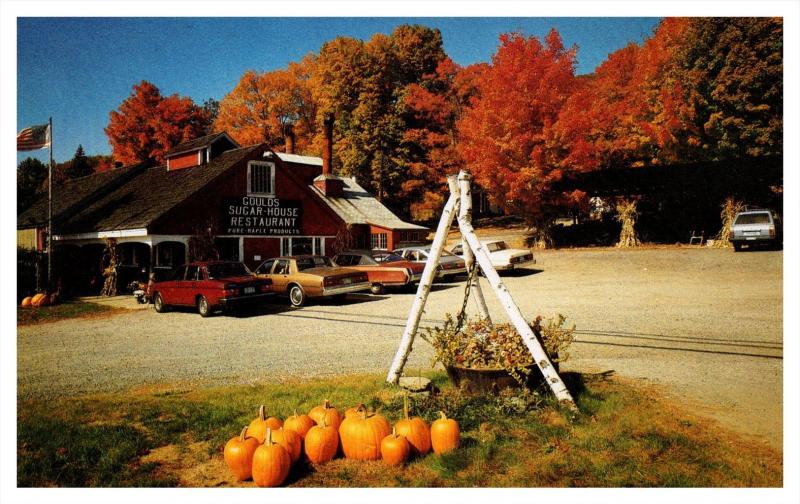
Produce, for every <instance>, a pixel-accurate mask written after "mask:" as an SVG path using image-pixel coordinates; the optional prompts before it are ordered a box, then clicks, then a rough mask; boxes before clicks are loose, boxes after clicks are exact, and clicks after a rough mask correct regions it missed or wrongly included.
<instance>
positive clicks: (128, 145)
mask: <svg viewBox="0 0 800 504" xmlns="http://www.w3.org/2000/svg"><path fill="white" fill-rule="evenodd" d="M208 126H209V119H208V115H207V114H206V113H205V112H204V111H203V109H202V108H200V107H198V106H197V105H196V104H195V103H194V102H193V101H192V100H191V99H190V98H187V97H181V96H178V95H177V94H173V95H170V96H167V97H164V96H161V92H160V91H159V90H158V88H157V87H156V86H154V85H153V84H151V83H150V82H147V81H144V80H143V81H142V82H140V83H139V84H136V85H135V86H133V93H131V95H130V96H129V97H128V98H126V99H125V101H123V102H122V104H121V105H120V106H119V108H118V109H117V110H113V111H111V113H110V114H109V122H108V126H107V127H106V128H105V130H104V131H105V133H106V135H107V136H108V141H109V143H110V144H111V149H112V156H113V158H114V160H115V161H117V162H120V163H122V164H124V165H129V164H135V163H140V162H145V161H155V162H158V163H163V162H164V155H165V154H166V153H167V152H168V151H169V150H170V149H172V148H173V147H174V146H176V145H178V144H180V143H181V142H185V141H188V140H192V139H194V138H197V137H200V136H202V135H204V134H205V133H206V131H207V129H208Z"/></svg>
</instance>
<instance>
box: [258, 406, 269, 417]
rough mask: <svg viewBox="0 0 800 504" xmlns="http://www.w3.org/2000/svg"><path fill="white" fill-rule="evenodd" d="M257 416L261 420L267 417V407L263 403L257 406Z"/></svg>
mask: <svg viewBox="0 0 800 504" xmlns="http://www.w3.org/2000/svg"><path fill="white" fill-rule="evenodd" d="M258 418H259V419H260V420H261V421H264V420H266V419H267V407H266V406H264V405H263V404H262V405H261V406H259V407H258Z"/></svg>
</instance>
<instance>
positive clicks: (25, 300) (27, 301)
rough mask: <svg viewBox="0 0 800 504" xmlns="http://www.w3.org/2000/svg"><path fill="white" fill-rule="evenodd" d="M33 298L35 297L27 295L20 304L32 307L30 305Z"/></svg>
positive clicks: (24, 306) (23, 306)
mask: <svg viewBox="0 0 800 504" xmlns="http://www.w3.org/2000/svg"><path fill="white" fill-rule="evenodd" d="M32 299H33V298H32V297H31V296H28V297H26V298H23V300H22V303H20V304H19V305H20V306H21V307H22V308H30V307H31V300H32Z"/></svg>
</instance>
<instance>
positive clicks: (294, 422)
mask: <svg viewBox="0 0 800 504" xmlns="http://www.w3.org/2000/svg"><path fill="white" fill-rule="evenodd" d="M311 427H314V420H312V419H311V417H310V416H308V415H298V414H297V411H295V412H294V415H292V416H290V417H289V418H287V419H286V421H285V422H283V428H284V429H286V430H293V431H295V432H296V433H298V434H299V435H300V437H301V438H302V439H305V437H306V433H307V432H308V429H310V428H311Z"/></svg>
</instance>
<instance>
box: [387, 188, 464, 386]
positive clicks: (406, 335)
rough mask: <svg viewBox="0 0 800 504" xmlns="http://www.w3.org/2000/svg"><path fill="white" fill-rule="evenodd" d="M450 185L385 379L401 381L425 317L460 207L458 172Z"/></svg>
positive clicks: (393, 381)
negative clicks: (420, 323)
mask: <svg viewBox="0 0 800 504" xmlns="http://www.w3.org/2000/svg"><path fill="white" fill-rule="evenodd" d="M447 184H448V185H449V186H450V197H449V198H448V200H447V204H445V206H444V211H443V212H442V218H441V219H440V220H439V226H438V227H437V228H436V235H435V236H434V238H433V244H431V251H430V253H429V254H428V260H427V262H426V263H425V269H424V270H423V272H422V278H421V279H420V281H419V287H417V295H416V297H415V298H414V304H412V305H411V311H410V312H409V314H408V321H407V322H406V328H405V331H403V337H402V338H401V339H400V346H399V348H398V349H397V354H395V356H394V360H392V365H391V367H390V368H389V374H388V375H386V381H387V382H389V383H397V382H398V381H399V380H400V375H401V374H402V373H403V367H404V366H405V365H406V361H407V360H408V355H409V354H410V353H411V346H412V345H413V343H414V336H416V334H417V330H418V329H419V321H420V319H421V318H422V313H423V311H424V308H425V302H426V301H427V300H428V294H430V292H431V285H433V279H434V276H435V275H436V267H437V266H438V265H439V257H440V256H441V255H442V249H443V248H444V242H445V240H447V233H449V232H450V226H452V225H453V218H454V217H455V213H456V211H457V209H458V206H459V200H460V199H461V198H460V194H459V191H458V182H457V180H456V175H450V176H449V177H447Z"/></svg>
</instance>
